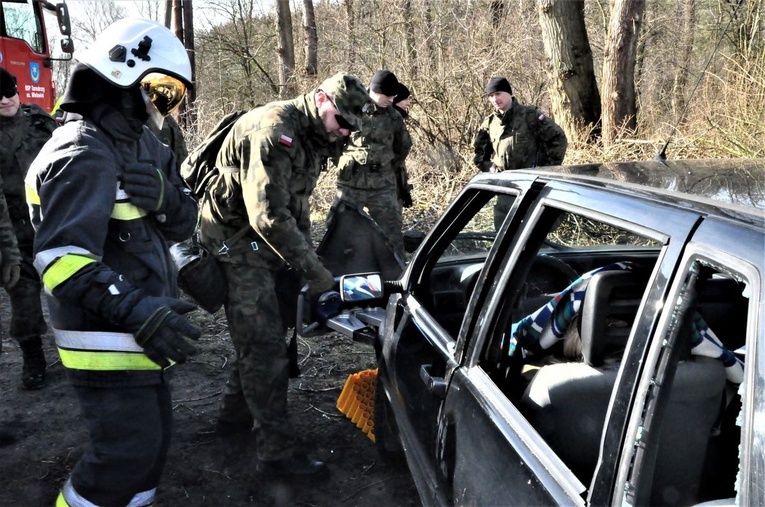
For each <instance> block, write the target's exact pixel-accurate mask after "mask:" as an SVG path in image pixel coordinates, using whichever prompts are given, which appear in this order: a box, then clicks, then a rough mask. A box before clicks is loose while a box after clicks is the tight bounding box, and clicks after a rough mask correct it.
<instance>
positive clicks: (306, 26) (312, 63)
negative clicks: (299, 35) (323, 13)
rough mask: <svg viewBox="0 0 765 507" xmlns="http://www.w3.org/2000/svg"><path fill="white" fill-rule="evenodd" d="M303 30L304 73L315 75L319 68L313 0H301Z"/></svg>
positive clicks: (317, 37) (317, 35) (317, 38)
mask: <svg viewBox="0 0 765 507" xmlns="http://www.w3.org/2000/svg"><path fill="white" fill-rule="evenodd" d="M303 12H304V18H303V30H304V31H305V74H306V76H309V77H315V76H316V74H317V73H318V69H319V55H318V48H319V34H318V32H317V31H316V15H315V14H314V12H313V0H303Z"/></svg>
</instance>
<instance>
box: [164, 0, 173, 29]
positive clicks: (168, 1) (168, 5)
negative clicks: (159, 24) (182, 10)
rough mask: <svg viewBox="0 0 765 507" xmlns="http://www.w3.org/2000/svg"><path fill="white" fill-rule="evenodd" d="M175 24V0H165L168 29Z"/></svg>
mask: <svg viewBox="0 0 765 507" xmlns="http://www.w3.org/2000/svg"><path fill="white" fill-rule="evenodd" d="M172 24H173V0H165V26H166V27H167V29H168V30H170V29H171V27H172Z"/></svg>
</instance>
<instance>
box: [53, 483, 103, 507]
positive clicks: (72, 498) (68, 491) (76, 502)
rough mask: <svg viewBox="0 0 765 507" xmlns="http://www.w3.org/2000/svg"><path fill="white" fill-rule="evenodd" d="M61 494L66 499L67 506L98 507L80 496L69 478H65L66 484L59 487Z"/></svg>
mask: <svg viewBox="0 0 765 507" xmlns="http://www.w3.org/2000/svg"><path fill="white" fill-rule="evenodd" d="M61 494H62V495H64V500H66V503H67V504H68V505H69V507H98V505H96V504H94V503H91V502H89V501H88V500H86V499H85V498H83V497H81V496H80V494H79V493H77V492H76V491H75V490H74V486H72V479H71V478H69V479H67V480H66V484H64V487H63V488H61Z"/></svg>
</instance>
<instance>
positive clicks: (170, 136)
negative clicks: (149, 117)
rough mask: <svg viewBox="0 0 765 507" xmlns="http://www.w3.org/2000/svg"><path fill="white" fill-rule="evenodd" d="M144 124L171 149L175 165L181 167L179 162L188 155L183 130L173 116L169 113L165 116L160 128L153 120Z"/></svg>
mask: <svg viewBox="0 0 765 507" xmlns="http://www.w3.org/2000/svg"><path fill="white" fill-rule="evenodd" d="M146 126H147V127H149V130H151V132H152V133H153V134H154V135H155V136H157V139H159V140H160V141H162V142H163V143H165V144H166V145H167V146H169V147H170V149H171V150H173V153H174V154H175V166H176V167H177V168H178V170H180V169H181V163H182V162H183V161H184V160H186V157H187V156H188V155H189V150H188V148H187V147H186V140H185V139H184V138H183V132H182V131H181V126H180V125H178V122H177V121H176V120H175V118H173V116H172V115H171V114H169V115H167V117H165V121H164V122H163V123H162V128H161V129H160V128H159V127H157V124H156V123H155V122H153V121H148V122H146Z"/></svg>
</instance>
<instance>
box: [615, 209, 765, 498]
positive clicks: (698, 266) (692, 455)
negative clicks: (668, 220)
mask: <svg viewBox="0 0 765 507" xmlns="http://www.w3.org/2000/svg"><path fill="white" fill-rule="evenodd" d="M764 248H765V243H764V242H763V233H762V229H761V227H760V228H759V229H758V228H756V227H754V228H753V227H747V226H743V225H741V224H735V223H732V222H731V221H729V220H718V219H706V220H704V221H703V222H702V223H701V224H700V226H699V227H698V229H697V230H696V231H695V232H694V235H693V238H692V240H691V241H690V242H689V244H688V245H687V247H686V249H685V251H684V255H683V257H682V259H681V260H680V262H679V263H678V265H679V269H678V272H677V275H676V276H675V277H674V279H673V281H672V286H671V291H670V294H669V297H668V299H667V301H668V304H667V305H666V308H665V311H664V312H663V314H662V318H661V321H660V323H659V325H658V329H657V331H656V333H655V336H653V337H652V339H651V345H650V349H649V351H648V355H647V357H646V360H645V363H646V366H645V369H644V370H643V372H642V375H641V378H640V383H639V386H638V391H637V402H636V403H635V405H634V407H633V409H632V413H631V415H630V419H629V428H628V430H627V436H626V439H625V441H624V446H623V448H624V452H623V454H622V458H621V460H620V463H619V467H618V478H617V481H616V484H617V486H616V489H615V491H614V494H613V496H611V497H610V500H611V502H617V501H618V502H619V503H622V504H627V505H641V504H652V505H676V504H696V503H701V502H718V503H717V504H718V505H723V504H730V505H733V504H736V505H762V504H763V503H765V490H764V489H763V486H762V485H763V478H764V477H765V457H764V455H763V452H762V449H763V445H765V430H764V429H763V428H765V422H764V421H763V417H764V416H763V414H765V404H763V399H764V398H765V397H763V395H762V385H763V353H762V343H763V335H764V333H765V331H764V330H765V302H764V301H763V280H762V277H763V270H764V269H765V265H764V263H765V257H764V256H763V252H764ZM698 329H700V330H701V331H700V332H699V331H698ZM694 333H695V334H696V335H699V334H703V338H704V339H703V340H702V337H701V336H699V337H698V338H697V340H695V341H694V340H693V338H690V339H689V341H690V344H691V349H690V353H685V354H683V352H682V351H683V350H684V348H686V347H687V346H686V345H684V343H683V340H684V338H685V337H686V336H688V335H689V334H690V335H691V336H694ZM710 334H711V335H712V336H713V338H710ZM693 343H697V344H696V345H695V346H693ZM705 345H709V346H707V347H705ZM601 498H602V499H604V500H605V498H606V497H601Z"/></svg>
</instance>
